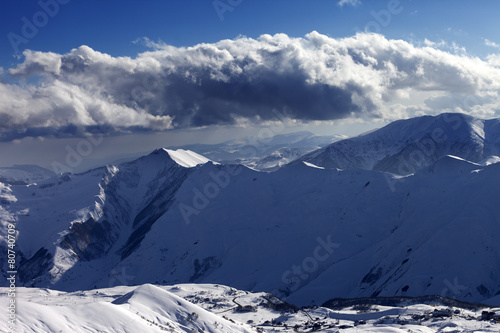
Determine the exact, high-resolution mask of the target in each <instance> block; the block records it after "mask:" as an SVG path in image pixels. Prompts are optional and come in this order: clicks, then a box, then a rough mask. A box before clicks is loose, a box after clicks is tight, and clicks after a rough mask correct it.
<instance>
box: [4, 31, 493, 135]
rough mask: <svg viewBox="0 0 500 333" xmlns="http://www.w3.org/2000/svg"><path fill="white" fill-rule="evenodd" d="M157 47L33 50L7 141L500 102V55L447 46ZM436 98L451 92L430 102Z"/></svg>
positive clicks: (7, 91)
mask: <svg viewBox="0 0 500 333" xmlns="http://www.w3.org/2000/svg"><path fill="white" fill-rule="evenodd" d="M152 46H153V49H152V50H151V51H148V52H144V53H142V54H139V55H138V56H137V57H136V58H130V57H112V56H110V55H108V54H105V53H101V52H98V51H95V50H93V49H91V48H90V47H88V46H80V47H78V48H76V49H73V50H71V52H69V53H67V54H55V53H50V52H33V51H26V52H25V53H24V56H25V59H24V62H22V63H21V64H20V65H18V66H17V67H16V68H11V69H9V70H8V73H9V74H10V75H13V76H16V77H29V76H31V75H34V74H37V75H42V77H43V79H42V81H41V82H40V83H38V84H31V85H14V84H8V83H0V140H4V141H5V140H14V139H17V138H22V137H25V136H74V135H83V134H85V133H86V132H88V131H93V130H95V128H96V127H99V128H100V129H101V130H104V131H105V132H110V133H120V132H130V131H157V130H167V129H171V128H188V127H202V126H210V125H225V124H235V123H256V122H266V121H270V120H276V114H275V112H274V110H278V111H279V112H280V113H281V114H282V115H284V117H285V118H288V119H289V120H290V121H294V122H309V121H325V120H335V119H346V118H349V119H354V118H370V117H371V118H385V119H394V118H395V117H396V118H401V117H407V116H410V115H414V114H416V113H417V112H428V113H432V112H434V113H437V112H439V111H440V110H443V109H453V108H456V107H457V105H460V103H461V100H463V99H464V98H465V97H467V96H488V98H484V99H480V103H479V104H478V105H475V106H474V107H468V108H465V107H464V108H463V110H464V112H467V113H469V114H473V115H484V114H496V112H498V111H497V110H499V109H500V108H499V107H498V106H499V105H500V97H499V94H498V92H499V91H500V67H499V65H498V63H499V61H498V57H494V56H491V57H489V58H488V59H487V60H486V61H485V60H481V59H479V58H477V57H470V56H467V54H466V52H465V50H458V51H460V52H459V53H457V52H456V51H455V52H454V53H450V52H447V51H445V50H441V49H439V47H440V46H442V43H441V42H439V43H434V42H431V41H428V40H426V41H425V42H424V45H422V46H415V45H414V44H411V43H408V42H405V41H402V40H390V39H387V38H385V37H384V36H381V35H377V34H367V33H361V34H357V35H356V36H354V37H349V38H340V39H335V38H330V37H328V36H325V35H321V34H319V33H317V32H312V33H310V34H308V35H307V36H306V37H305V38H292V37H289V36H287V35H285V34H277V35H274V36H271V35H262V36H261V37H259V38H257V39H252V38H246V37H240V38H237V39H234V40H222V41H220V42H217V43H212V44H208V43H207V44H199V45H194V46H192V47H174V46H170V45H166V44H164V43H154V44H152ZM451 48H453V47H451ZM455 48H456V49H458V48H459V47H458V46H455ZM436 95H438V96H445V97H446V96H448V97H449V98H448V99H446V98H443V99H440V100H439V101H438V100H436V101H434V102H432V101H431V100H430V99H429V98H431V97H432V96H436ZM416 96H418V98H417V97H416ZM426 100H427V104H426ZM438 102H439V103H438ZM394 105H397V107H395V106H394ZM405 105H406V107H405ZM482 107H484V108H485V110H486V111H484V110H483V111H481V108H482ZM419 108H420V109H419ZM419 110H420V111H419Z"/></svg>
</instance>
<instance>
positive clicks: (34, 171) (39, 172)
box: [0, 165, 56, 185]
mask: <svg viewBox="0 0 500 333" xmlns="http://www.w3.org/2000/svg"><path fill="white" fill-rule="evenodd" d="M55 175H56V174H55V173H54V172H52V171H50V170H48V169H45V168H42V167H40V166H38V165H14V166H12V167H0V182H2V183H8V184H14V185H27V184H31V183H36V182H40V181H43V180H46V179H49V178H52V177H54V176H55Z"/></svg>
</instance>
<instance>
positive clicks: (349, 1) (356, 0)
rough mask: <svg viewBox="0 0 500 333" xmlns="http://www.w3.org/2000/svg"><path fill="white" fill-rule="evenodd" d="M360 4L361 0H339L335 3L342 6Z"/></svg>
mask: <svg viewBox="0 0 500 333" xmlns="http://www.w3.org/2000/svg"><path fill="white" fill-rule="evenodd" d="M360 4H361V0H340V1H339V2H338V3H337V5H339V6H340V7H343V6H344V5H348V6H358V5H360Z"/></svg>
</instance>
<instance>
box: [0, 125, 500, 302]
mask: <svg viewBox="0 0 500 333" xmlns="http://www.w3.org/2000/svg"><path fill="white" fill-rule="evenodd" d="M400 124H405V123H404V122H403V123H400ZM494 161H495V159H491V160H490V163H484V165H480V164H477V163H471V162H469V161H466V160H463V159H460V158H457V157H453V156H445V157H444V158H441V159H439V160H438V161H436V162H435V163H433V164H432V165H431V166H430V167H429V168H426V169H424V170H421V171H419V172H416V173H415V174H413V175H411V176H407V177H401V176H396V175H391V174H387V173H382V172H378V171H371V170H359V169H357V170H344V171H342V170H333V169H322V168H318V167H316V166H314V165H312V164H309V165H306V164H304V163H297V164H294V165H290V166H288V167H286V168H281V169H279V170H277V171H275V172H272V173H263V172H258V171H255V170H252V169H249V168H246V167H244V166H235V165H220V164H216V163H213V162H210V161H209V160H208V159H206V158H204V157H203V156H200V155H198V154H196V153H193V152H190V151H183V150H178V151H172V150H166V149H159V150H156V151H155V152H153V153H152V154H150V155H148V156H144V157H142V158H139V159H137V160H135V161H133V162H129V163H125V164H121V165H117V166H107V167H105V168H99V169H94V170H91V171H89V172H86V173H83V174H77V175H71V174H65V175H61V176H59V177H56V178H52V179H50V180H46V181H43V182H40V183H37V184H32V185H28V186H21V185H9V184H1V188H0V221H1V225H0V235H1V238H0V244H1V249H0V251H3V252H4V253H6V245H7V240H6V235H7V223H9V222H13V223H15V224H16V230H17V232H18V239H17V243H16V245H17V252H18V254H19V256H18V258H17V262H18V264H19V267H18V278H19V285H24V286H36V287H50V288H53V289H58V290H66V291H74V290H83V289H90V288H94V287H98V288H101V287H111V286H115V285H123V284H128V285H134V284H144V283H158V284H175V283H185V282H193V283H221V284H225V285H229V286H232V287H235V288H239V289H242V290H249V291H266V292H272V293H273V294H275V295H276V296H278V297H280V298H283V299H286V300H287V301H288V302H291V303H294V304H298V305H310V304H321V303H323V302H324V301H326V300H328V299H330V298H333V297H350V298H352V297H366V296H421V295H434V294H437V295H443V296H448V297H453V298H458V299H461V300H466V301H474V302H476V301H485V300H492V299H495V297H498V295H500V268H499V267H498V265H497V263H498V261H499V258H500V245H499V242H498V237H497V235H498V234H500V206H499V205H498V198H499V189H500V164H499V163H492V162H494ZM0 260H1V262H0V267H2V279H3V281H2V285H7V281H6V280H5V274H6V273H5V272H6V270H7V269H6V268H7V266H6V262H5V261H6V256H2V257H0ZM472 272H473V273H472Z"/></svg>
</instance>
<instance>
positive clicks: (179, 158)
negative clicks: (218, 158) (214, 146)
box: [151, 148, 211, 168]
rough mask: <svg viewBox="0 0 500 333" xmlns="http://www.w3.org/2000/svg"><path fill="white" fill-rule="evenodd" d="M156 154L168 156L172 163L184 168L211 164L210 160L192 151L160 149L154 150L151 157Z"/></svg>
mask: <svg viewBox="0 0 500 333" xmlns="http://www.w3.org/2000/svg"><path fill="white" fill-rule="evenodd" d="M158 154H166V155H168V157H169V158H170V159H171V160H172V161H174V162H175V163H177V164H178V165H180V166H182V167H184V168H193V167H195V166H197V165H200V164H205V163H207V162H211V160H209V159H208V158H206V157H205V156H202V155H200V154H197V153H195V152H194V151H191V150H185V149H177V150H172V149H166V148H160V149H156V150H155V151H153V152H152V153H151V155H158Z"/></svg>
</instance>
